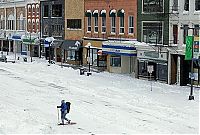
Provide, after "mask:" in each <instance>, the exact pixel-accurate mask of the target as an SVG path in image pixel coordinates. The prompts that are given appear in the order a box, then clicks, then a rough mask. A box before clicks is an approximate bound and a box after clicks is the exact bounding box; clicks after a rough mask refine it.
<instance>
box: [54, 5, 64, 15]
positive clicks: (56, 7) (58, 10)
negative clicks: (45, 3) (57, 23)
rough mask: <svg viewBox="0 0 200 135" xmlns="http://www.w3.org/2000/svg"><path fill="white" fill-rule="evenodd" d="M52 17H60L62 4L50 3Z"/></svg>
mask: <svg viewBox="0 0 200 135" xmlns="http://www.w3.org/2000/svg"><path fill="white" fill-rule="evenodd" d="M52 17H62V5H61V4H55V5H52Z"/></svg>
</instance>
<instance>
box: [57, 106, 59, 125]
mask: <svg viewBox="0 0 200 135" xmlns="http://www.w3.org/2000/svg"><path fill="white" fill-rule="evenodd" d="M57 111H58V124H59V109H58V108H57Z"/></svg>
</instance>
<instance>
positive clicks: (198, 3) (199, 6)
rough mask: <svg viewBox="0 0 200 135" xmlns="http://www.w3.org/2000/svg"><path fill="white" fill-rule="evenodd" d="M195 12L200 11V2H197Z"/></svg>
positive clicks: (196, 0) (198, 0)
mask: <svg viewBox="0 0 200 135" xmlns="http://www.w3.org/2000/svg"><path fill="white" fill-rule="evenodd" d="M195 10H196V11H199V10H200V0H195Z"/></svg>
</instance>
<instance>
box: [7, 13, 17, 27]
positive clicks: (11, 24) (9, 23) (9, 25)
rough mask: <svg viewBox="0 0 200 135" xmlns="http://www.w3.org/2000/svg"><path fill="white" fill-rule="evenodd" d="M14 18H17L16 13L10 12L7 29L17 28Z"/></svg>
mask: <svg viewBox="0 0 200 135" xmlns="http://www.w3.org/2000/svg"><path fill="white" fill-rule="evenodd" d="M14 20H15V17H14V15H12V14H10V15H9V16H8V20H7V23H6V24H7V25H6V26H7V30H14V29H15V25H14V24H15V23H14Z"/></svg>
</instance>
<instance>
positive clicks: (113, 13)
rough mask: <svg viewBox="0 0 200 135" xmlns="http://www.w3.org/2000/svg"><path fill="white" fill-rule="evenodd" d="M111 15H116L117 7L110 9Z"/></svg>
mask: <svg viewBox="0 0 200 135" xmlns="http://www.w3.org/2000/svg"><path fill="white" fill-rule="evenodd" d="M109 16H110V17H115V16H116V10H115V9H112V10H110V15H109Z"/></svg>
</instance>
